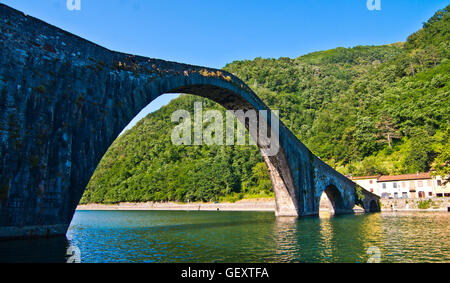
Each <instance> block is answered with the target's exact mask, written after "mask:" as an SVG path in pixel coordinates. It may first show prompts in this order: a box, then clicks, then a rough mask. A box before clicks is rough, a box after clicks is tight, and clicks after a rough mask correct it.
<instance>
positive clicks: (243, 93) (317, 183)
mask: <svg viewBox="0 0 450 283" xmlns="http://www.w3.org/2000/svg"><path fill="white" fill-rule="evenodd" d="M165 93H190V94H195V95H199V96H202V97H206V98H209V99H212V100H214V101H215V102H217V103H219V104H221V105H223V106H224V107H225V108H227V109H231V110H237V109H241V110H249V109H255V110H270V109H269V108H268V107H267V106H266V105H265V104H264V103H263V102H262V101H261V100H260V99H259V98H258V97H257V96H256V94H255V93H254V92H253V91H252V90H251V89H250V88H249V87H248V86H247V85H245V84H244V83H243V82H242V81H241V80H240V79H239V78H237V77H235V76H233V75H232V74H229V73H227V72H224V71H221V70H215V69H210V68H205V67H198V66H191V65H186V64H180V63H174V62H167V61H162V60H158V59H150V58H144V57H139V56H134V55H128V54H122V53H118V52H113V51H110V50H108V49H105V48H103V47H101V46H98V45H96V44H93V43H91V42H89V41H87V40H84V39H82V38H80V37H77V36H75V35H73V34H70V33H68V32H65V31H63V30H61V29H58V28H56V27H54V26H51V25H49V24H47V23H45V22H42V21H40V20H38V19H35V18H32V17H30V16H26V15H24V14H23V13H21V12H19V11H17V10H14V9H12V8H10V7H8V6H5V5H2V4H0V238H6V237H27V236H36V235H56V234H65V233H66V230H67V228H68V226H69V224H70V222H71V219H72V217H73V214H74V211H75V209H76V206H77V204H78V202H79V200H80V198H81V196H82V194H83V191H84V189H85V187H86V185H87V183H88V181H89V179H90V177H91V175H92V174H93V172H94V170H95V168H96V167H97V164H98V163H99V161H100V159H101V158H102V156H103V155H104V153H105V152H106V150H107V149H108V147H109V146H110V145H111V144H112V142H113V141H114V140H115V138H116V137H117V136H118V134H119V133H120V132H121V131H122V130H123V128H124V127H125V126H126V125H127V124H128V123H129V122H130V120H131V119H132V118H134V117H135V116H136V114H137V113H139V111H140V110H142V109H143V108H144V107H145V106H147V105H148V104H149V103H150V102H151V101H152V100H154V99H155V98H157V97H158V96H160V95H162V94H165ZM267 119H268V120H270V119H271V118H270V115H268V117H267ZM269 125H270V121H269ZM279 136H280V138H279V142H280V150H279V151H278V154H277V155H275V156H270V157H264V159H265V162H266V164H267V167H268V169H269V172H270V177H271V181H272V185H273V188H274V191H275V196H276V215H277V216H306V215H316V214H318V210H319V201H320V197H321V195H322V193H323V192H324V191H325V193H327V195H328V197H329V199H330V200H331V202H332V203H333V206H334V208H335V212H337V213H351V212H352V209H353V207H354V205H355V204H359V205H361V206H362V207H363V208H364V209H365V210H366V211H378V210H379V207H378V197H377V196H376V195H374V194H372V193H370V192H367V191H365V190H363V189H361V188H360V189H356V185H355V183H353V182H352V181H350V180H349V179H347V178H346V177H345V176H343V175H341V174H339V173H338V172H336V171H335V170H334V169H333V168H331V167H329V166H328V165H327V164H325V163H324V162H322V161H321V160H320V159H319V158H317V157H316V156H314V155H313V154H312V153H311V152H310V151H309V150H308V149H307V148H306V147H305V146H304V145H303V144H302V143H301V142H300V141H299V140H298V139H297V138H296V137H295V136H294V135H293V134H292V133H291V132H290V131H289V130H288V129H287V128H286V127H285V126H284V125H283V124H282V123H281V122H280V129H279Z"/></svg>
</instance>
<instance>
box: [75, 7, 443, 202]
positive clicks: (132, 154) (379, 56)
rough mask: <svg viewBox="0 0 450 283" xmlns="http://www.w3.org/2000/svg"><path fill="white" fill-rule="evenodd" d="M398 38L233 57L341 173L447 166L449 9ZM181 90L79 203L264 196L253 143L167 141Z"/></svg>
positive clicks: (109, 159)
mask: <svg viewBox="0 0 450 283" xmlns="http://www.w3.org/2000/svg"><path fill="white" fill-rule="evenodd" d="M449 7H450V6H447V7H446V8H445V9H443V10H441V11H438V12H437V13H436V14H435V15H434V16H433V17H432V18H431V19H430V20H429V21H428V22H427V23H425V24H424V26H423V28H422V29H421V30H419V31H417V32H416V33H414V34H412V35H411V36H409V38H408V40H407V42H406V43H395V44H391V45H384V46H357V47H354V48H336V49H333V50H327V51H320V52H315V53H311V54H308V55H305V56H301V57H298V58H295V59H290V58H279V59H262V58H256V59H255V60H246V61H236V62H233V63H231V64H228V65H227V66H226V67H225V68H224V69H225V70H226V71H229V72H232V73H233V74H235V75H237V76H238V77H240V78H241V79H243V80H244V81H245V82H246V83H247V84H248V85H249V86H250V87H251V88H252V89H253V90H254V91H255V92H256V93H257V94H258V96H259V97H260V98H261V99H262V100H263V101H264V102H265V103H266V104H267V105H268V106H269V107H270V108H272V109H278V110H280V117H281V120H282V121H283V122H284V123H285V124H286V126H287V127H288V128H289V129H291V130H292V131H293V133H294V134H295V135H296V136H297V137H298V138H299V139H300V140H301V141H302V142H303V143H305V145H306V146H307V147H308V148H310V149H311V150H312V152H313V153H314V154H316V155H317V156H319V157H320V158H321V159H323V160H324V161H326V162H327V163H328V164H329V165H331V166H333V167H334V168H336V169H337V170H338V171H340V172H341V173H344V174H353V175H366V174H367V175H374V174H399V173H415V172H417V171H428V170H430V169H435V170H436V174H440V175H443V176H444V175H449V174H450V169H449V167H450V166H449V164H450V144H449V140H450V96H449V93H450V89H449V78H450V72H449V71H450V60H449V55H450V54H449V52H450V46H449V45H450V38H449V37H450V35H449V31H450V22H449V17H450V16H449V9H450V8H449ZM194 101H202V102H203V105H204V107H205V108H214V109H220V110H221V111H224V110H223V108H222V107H221V106H219V105H217V104H215V103H213V102H211V101H208V100H205V99H202V98H199V97H195V96H191V95H183V96H181V97H180V98H178V99H176V100H174V101H172V102H171V103H170V104H169V105H167V106H166V107H163V108H161V109H160V110H158V111H156V112H155V113H152V114H150V115H148V116H147V117H146V118H144V119H143V120H142V121H140V122H139V123H138V124H137V125H136V126H135V127H134V128H133V129H131V130H129V131H127V132H126V133H125V134H123V135H122V136H120V137H119V138H118V139H117V140H116V141H115V142H114V144H113V145H112V146H111V148H110V149H109V151H108V152H107V153H106V155H105V156H104V158H103V160H102V161H101V163H100V165H99V167H98V168H97V170H96V172H95V174H94V176H93V178H92V180H91V182H90V183H89V185H88V188H87V190H86V193H85V195H84V197H83V199H82V202H84V203H87V202H98V203H99V202H104V203H113V202H121V201H168V200H178V201H210V200H224V199H228V200H236V199H239V198H242V197H264V196H272V194H273V193H272V191H271V185H270V180H269V178H268V174H267V169H266V167H265V165H264V163H263V162H262V158H261V157H260V155H259V151H258V149H257V148H256V147H255V146H205V145H204V146H174V145H173V144H172V143H171V141H170V132H171V130H172V129H173V127H174V126H175V124H173V123H171V121H170V116H171V115H172V112H173V111H175V110H177V109H186V110H189V111H191V112H193V103H194Z"/></svg>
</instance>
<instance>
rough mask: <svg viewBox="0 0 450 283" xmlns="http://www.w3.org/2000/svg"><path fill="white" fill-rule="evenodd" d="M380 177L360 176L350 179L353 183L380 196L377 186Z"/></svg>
mask: <svg viewBox="0 0 450 283" xmlns="http://www.w3.org/2000/svg"><path fill="white" fill-rule="evenodd" d="M378 177H379V176H360V177H350V179H352V181H353V182H355V183H357V184H358V185H360V186H361V187H363V188H364V189H366V190H368V191H369V192H371V193H374V194H376V195H380V193H379V190H378V184H377V179H378Z"/></svg>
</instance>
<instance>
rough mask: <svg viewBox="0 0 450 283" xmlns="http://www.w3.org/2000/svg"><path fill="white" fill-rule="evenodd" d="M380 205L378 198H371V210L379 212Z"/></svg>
mask: <svg viewBox="0 0 450 283" xmlns="http://www.w3.org/2000/svg"><path fill="white" fill-rule="evenodd" d="M379 211H380V206H379V203H378V202H377V201H376V200H374V199H373V200H371V201H370V204H369V212H379Z"/></svg>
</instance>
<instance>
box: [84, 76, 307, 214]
mask: <svg viewBox="0 0 450 283" xmlns="http://www.w3.org/2000/svg"><path fill="white" fill-rule="evenodd" d="M180 93H185V94H192V95H196V96H199V97H203V98H207V99H210V100H212V101H214V102H216V103H218V104H219V105H221V106H223V107H224V108H225V109H226V110H232V111H236V110H243V111H247V110H266V109H268V108H266V107H265V105H264V104H262V103H261V105H258V104H259V103H260V101H258V100H259V99H258V98H257V97H256V96H255V98H256V99H258V100H256V101H249V100H248V98H244V97H242V94H238V93H236V92H233V91H230V90H229V89H227V88H224V87H218V86H215V85H213V84H211V85H209V84H199V85H183V86H181V87H176V88H172V89H170V90H167V91H162V92H161V94H158V95H156V96H155V95H154V94H153V95H151V96H149V97H148V100H150V102H149V103H145V101H142V102H140V103H139V105H134V107H133V108H134V109H133V112H134V113H140V112H141V110H142V109H144V108H146V107H147V106H148V105H150V104H151V103H152V102H153V101H154V100H155V99H157V98H158V97H161V96H162V95H166V94H180ZM148 100H147V101H148ZM251 102H252V103H253V104H252V103H251ZM136 115H137V114H135V115H134V116H133V115H127V116H126V119H127V121H123V122H126V123H125V124H124V125H128V124H129V123H130V121H131V120H133V118H134V117H136ZM130 116H131V117H130ZM124 118H125V117H124ZM258 118H259V117H258ZM238 120H239V119H238ZM244 126H245V128H246V129H247V134H248V132H249V121H248V120H245V123H244ZM268 127H269V129H268V130H269V132H270V122H268ZM124 129H126V128H122V129H120V128H118V129H117V130H119V133H121V132H123V131H124ZM114 140H115V139H113V140H112V141H111V144H112V143H113V142H114ZM255 142H256V144H257V146H258V148H259V149H260V151H262V147H261V145H260V141H258V140H257V141H255ZM105 152H106V151H105ZM104 155H105V154H103V155H102V156H101V158H102V157H103V156H104ZM101 158H100V159H101ZM263 160H264V163H265V164H266V167H267V169H268V175H269V177H270V180H271V184H272V189H273V191H274V195H275V203H276V211H275V214H276V215H277V216H298V209H297V203H296V201H295V199H296V198H295V187H294V183H293V180H292V176H291V171H290V168H289V165H288V162H287V159H286V156H285V153H284V150H283V148H280V150H279V151H278V153H277V154H276V155H274V156H266V155H264V154H263ZM99 162H100V160H98V162H97V165H98V163H99ZM97 165H96V167H97ZM80 198H81V196H80Z"/></svg>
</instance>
